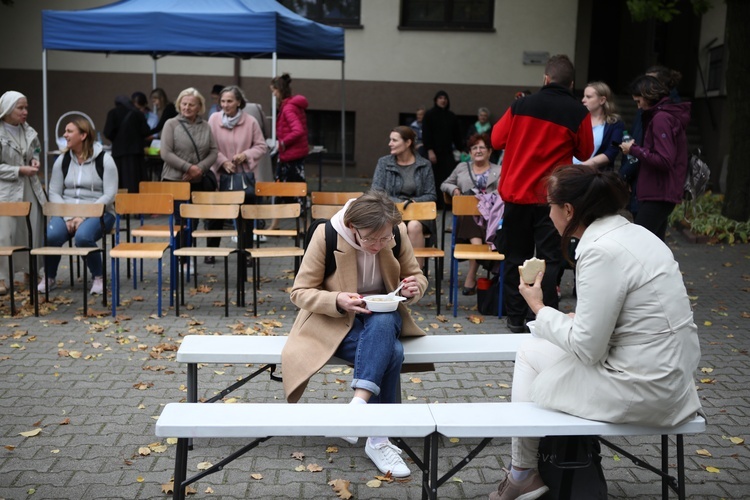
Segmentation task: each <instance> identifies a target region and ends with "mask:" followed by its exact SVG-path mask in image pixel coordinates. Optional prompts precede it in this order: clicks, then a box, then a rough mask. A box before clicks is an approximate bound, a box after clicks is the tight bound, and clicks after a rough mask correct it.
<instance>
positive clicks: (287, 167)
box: [271, 73, 308, 182]
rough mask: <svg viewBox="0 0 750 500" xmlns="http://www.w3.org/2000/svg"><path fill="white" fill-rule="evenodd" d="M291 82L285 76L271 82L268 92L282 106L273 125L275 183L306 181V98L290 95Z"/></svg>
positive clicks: (288, 77) (290, 79) (285, 74)
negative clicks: (277, 148)
mask: <svg viewBox="0 0 750 500" xmlns="http://www.w3.org/2000/svg"><path fill="white" fill-rule="evenodd" d="M291 83H292V78H291V77H290V76H289V74H288V73H284V74H283V75H281V76H277V77H276V78H274V79H273V80H271V92H272V93H273V95H274V97H276V99H278V100H279V102H280V103H281V104H280V105H279V116H278V120H277V121H276V141H277V143H278V146H279V163H278V165H277V166H276V180H277V181H281V182H304V181H305V158H306V157H307V153H308V146H307V118H306V117H305V110H306V109H307V106H308V103H307V99H306V98H305V96H302V95H294V96H293V95H292V88H291Z"/></svg>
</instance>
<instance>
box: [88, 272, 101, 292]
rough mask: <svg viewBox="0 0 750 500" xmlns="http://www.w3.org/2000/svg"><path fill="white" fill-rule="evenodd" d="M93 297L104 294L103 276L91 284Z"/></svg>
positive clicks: (96, 278)
mask: <svg viewBox="0 0 750 500" xmlns="http://www.w3.org/2000/svg"><path fill="white" fill-rule="evenodd" d="M89 293H90V294H91V295H101V294H103V293H104V280H103V279H102V277H101V276H96V277H95V278H94V282H93V283H92V284H91V291H90V292H89Z"/></svg>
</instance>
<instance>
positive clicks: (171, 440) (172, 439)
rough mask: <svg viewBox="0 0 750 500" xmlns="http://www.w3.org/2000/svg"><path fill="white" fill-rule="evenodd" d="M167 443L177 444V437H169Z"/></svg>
mask: <svg viewBox="0 0 750 500" xmlns="http://www.w3.org/2000/svg"><path fill="white" fill-rule="evenodd" d="M167 444H177V438H167Z"/></svg>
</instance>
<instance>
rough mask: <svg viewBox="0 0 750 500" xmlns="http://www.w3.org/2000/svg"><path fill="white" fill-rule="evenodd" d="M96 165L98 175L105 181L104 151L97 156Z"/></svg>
mask: <svg viewBox="0 0 750 500" xmlns="http://www.w3.org/2000/svg"><path fill="white" fill-rule="evenodd" d="M94 164H95V165H96V173H97V174H99V178H100V179H101V180H104V151H102V152H100V153H99V154H98V155H97V157H96V160H94Z"/></svg>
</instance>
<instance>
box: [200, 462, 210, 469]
mask: <svg viewBox="0 0 750 500" xmlns="http://www.w3.org/2000/svg"><path fill="white" fill-rule="evenodd" d="M212 465H213V464H211V462H200V463H198V470H206V469H210V468H211V466H212Z"/></svg>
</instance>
